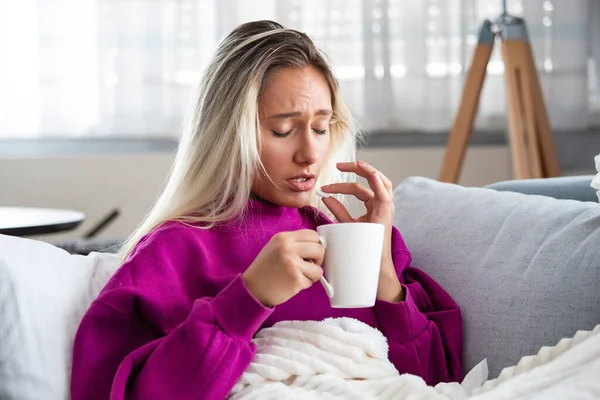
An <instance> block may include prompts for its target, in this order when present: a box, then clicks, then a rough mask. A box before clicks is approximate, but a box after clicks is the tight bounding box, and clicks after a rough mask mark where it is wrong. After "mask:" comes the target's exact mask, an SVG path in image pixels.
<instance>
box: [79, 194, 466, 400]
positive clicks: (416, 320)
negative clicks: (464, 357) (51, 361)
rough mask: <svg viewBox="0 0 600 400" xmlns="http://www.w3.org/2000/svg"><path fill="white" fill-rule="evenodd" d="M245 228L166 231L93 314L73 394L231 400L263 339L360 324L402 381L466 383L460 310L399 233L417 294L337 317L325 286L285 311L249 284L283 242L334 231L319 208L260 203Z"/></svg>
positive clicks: (122, 273) (140, 251)
mask: <svg viewBox="0 0 600 400" xmlns="http://www.w3.org/2000/svg"><path fill="white" fill-rule="evenodd" d="M247 210H248V213H247V216H246V217H245V219H244V221H243V223H239V222H237V223H229V224H222V225H219V226H217V227H215V228H213V229H210V230H201V229H196V228H192V227H189V226H186V225H184V224H181V223H177V222H170V223H166V224H164V225H163V226H161V227H159V228H158V229H156V230H154V231H153V232H151V233H150V234H148V235H146V236H145V237H144V238H143V239H142V240H141V241H140V242H139V244H138V245H137V247H136V248H135V250H134V252H133V253H132V254H131V256H130V257H129V259H128V260H127V261H126V262H125V263H124V264H123V265H122V266H121V267H120V268H119V269H118V270H117V272H116V273H115V274H114V275H113V277H112V278H111V279H110V281H109V282H108V284H107V285H106V286H105V287H104V289H103V290H102V292H101V293H100V295H99V296H98V298H97V299H96V300H95V301H94V302H93V303H92V305H91V307H90V309H89V310H88V311H87V313H86V315H85V316H84V318H83V320H82V321H81V325H80V326H79V330H78V332H77V336H76V338H75V347H74V351H73V372H72V381H71V394H72V398H73V400H92V399H107V398H110V399H113V400H120V399H178V400H185V399H222V398H224V397H225V396H226V395H227V394H228V392H229V391H230V390H231V389H232V387H233V385H234V384H235V383H236V381H237V380H238V379H239V378H240V376H241V375H242V373H243V372H244V371H245V369H246V368H247V367H248V365H249V364H250V362H251V361H252V357H253V356H254V353H255V347H254V345H253V344H252V343H251V339H252V337H253V335H254V334H255V333H256V332H257V331H258V330H260V329H261V328H263V327H269V326H272V325H273V324H274V323H276V322H278V321H282V320H322V319H324V318H328V317H351V318H356V319H358V320H360V321H363V322H365V323H367V324H369V325H370V326H373V327H376V328H378V329H379V330H381V332H383V334H384V335H385V336H386V337H387V339H388V342H389V358H390V360H391V361H392V363H393V364H394V365H395V366H396V368H397V369H398V371H399V372H400V373H411V374H415V375H419V376H421V377H423V378H424V379H425V381H426V382H427V383H428V384H436V383H438V382H441V381H459V380H460V379H462V367H461V354H462V328H461V325H462V323H461V315H460V310H459V308H458V306H457V305H456V303H455V302H454V301H453V300H452V298H451V297H450V296H449V295H448V294H447V293H446V292H445V291H444V290H443V289H442V288H441V287H440V286H439V285H438V284H437V283H436V282H435V281H433V280H432V279H431V278H430V277H429V276H427V275H426V274H425V273H423V272H422V271H420V270H418V269H416V268H413V267H411V266H409V265H410V262H411V256H410V253H409V251H408V249H407V248H406V245H405V244H404V241H403V239H402V237H401V236H400V233H399V232H398V231H397V230H396V229H395V228H394V232H393V238H392V240H393V243H392V251H393V260H394V266H395V268H396V271H397V273H398V276H399V277H400V280H401V282H402V284H403V286H404V289H405V290H406V300H405V301H403V302H399V303H389V302H385V301H379V300H378V301H377V302H376V304H375V306H374V307H372V308H362V309H333V308H331V307H330V306H329V299H328V298H327V295H326V294H325V291H324V290H323V288H322V287H321V285H320V284H318V283H317V284H315V285H313V286H312V287H311V288H309V289H306V290H304V291H302V292H300V293H299V294H297V295H296V296H295V297H293V298H291V299H290V300H288V301H287V302H286V303H284V304H281V305H279V306H277V307H274V308H271V309H269V308H265V307H264V306H263V305H262V304H260V303H259V302H258V301H257V300H256V299H255V298H254V297H253V296H252V295H251V294H250V293H249V292H248V290H247V288H246V287H245V285H244V282H243V280H242V278H241V274H242V273H243V272H244V271H245V270H246V268H247V267H248V266H249V265H250V264H251V263H252V262H253V261H254V259H255V257H256V256H257V255H258V253H259V252H260V250H261V249H262V248H263V247H264V246H265V245H266V244H267V242H268V241H269V239H270V238H271V237H272V236H273V235H274V234H276V233H278V232H282V231H293V230H298V229H305V228H308V229H315V228H316V227H317V226H318V225H322V224H326V223H331V221H330V220H329V219H327V217H325V216H324V215H323V214H321V213H318V212H317V211H316V210H315V209H314V208H311V207H304V208H301V209H295V208H285V207H281V206H277V205H274V204H270V203H267V202H261V201H255V200H251V201H250V202H249V204H248V208H247Z"/></svg>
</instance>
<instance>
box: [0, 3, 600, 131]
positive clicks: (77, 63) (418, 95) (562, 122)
mask: <svg viewBox="0 0 600 400" xmlns="http://www.w3.org/2000/svg"><path fill="white" fill-rule="evenodd" d="M591 3H592V0H526V1H525V0H512V1H511V0H509V1H508V6H509V11H510V12H511V13H512V14H516V15H521V16H524V17H525V18H526V21H527V23H528V28H529V33H530V39H531V42H532V44H533V47H534V52H535V58H536V62H537V65H538V68H539V71H540V77H541V80H542V85H543V88H544V93H545V97H546V101H547V106H548V109H549V114H550V117H551V122H552V124H553V127H554V128H558V129H560V128H567V129H579V128H585V127H586V126H587V125H588V123H589V119H590V110H591V111H592V112H593V111H597V109H598V103H599V101H598V98H599V96H598V87H597V86H598V85H597V82H598V76H597V70H598V68H596V67H594V66H595V65H597V64H594V62H596V63H597V62H598V60H595V61H594V59H593V58H591V57H590V55H591V54H593V53H594V52H592V51H590V49H592V48H594V47H593V43H592V38H593V37H594V35H592V34H591V32H592V31H593V29H596V30H597V27H596V28H593V26H594V23H595V22H592V21H594V19H593V18H590V17H589V16H588V15H589V11H590V9H592V8H593V6H592V4H591ZM499 7H500V1H498V0H419V1H415V0H218V1H217V0H19V1H9V0H0V57H1V59H0V137H4V138H28V137H48V136H62V137H64V136H67V137H91V136H121V137H158V136H163V137H164V136H167V137H168V136H172V137H174V136H177V135H178V134H179V131H180V124H181V121H182V118H183V114H184V112H185V109H186V107H187V105H188V104H189V101H190V96H191V94H192V92H193V89H194V87H195V85H196V83H197V81H198V80H199V78H200V76H201V73H202V71H203V69H204V68H205V66H206V64H207V62H208V61H209V60H210V58H211V56H212V54H213V51H214V49H215V47H216V45H217V43H218V41H219V40H220V39H222V38H223V37H224V36H225V35H226V34H227V33H228V32H229V31H230V30H231V29H232V28H233V27H235V26H236V25H238V24H239V23H242V22H245V21H250V20H255V19H274V20H277V21H279V22H281V23H283V24H284V25H285V26H288V27H292V28H296V29H299V30H302V31H305V32H307V33H308V34H309V35H310V36H311V37H313V39H314V40H315V41H316V43H317V44H318V45H319V46H320V47H321V48H322V49H323V50H324V51H325V52H326V53H327V54H328V55H329V57H330V59H331V61H332V63H333V65H334V68H335V70H336V73H337V75H338V77H339V79H340V82H341V85H342V89H343V93H344V96H345V99H346V101H347V103H348V105H349V106H350V108H351V110H352V111H353V113H354V115H355V117H356V118H357V119H358V121H359V122H360V123H361V124H362V125H363V126H364V127H365V128H366V129H368V130H371V131H374V132H378V131H389V132H397V133H398V134H402V132H406V131H412V132H414V131H423V132H424V134H426V133H427V132H432V131H433V132H435V131H445V130H448V129H449V127H450V126H451V124H452V120H453V117H454V114H455V113H456V110H457V107H458V104H459V102H460V95H461V92H462V85H463V81H464V77H465V72H466V68H468V66H469V64H470V60H471V56H472V51H473V48H474V45H475V44H476V41H477V33H478V29H479V27H480V25H481V22H482V21H483V20H484V19H485V18H494V17H496V16H498V15H499V14H500V9H499ZM595 40H596V43H597V41H598V38H595ZM596 47H597V45H596ZM499 48H500V46H499V43H497V44H496V46H495V51H494V54H493V57H492V60H491V62H490V64H489V65H488V75H487V78H486V84H485V88H484V92H483V94H482V100H481V103H480V108H479V114H478V119H477V121H476V126H477V127H478V128H480V129H503V128H504V127H505V123H506V122H505V96H504V84H503V80H502V72H503V64H502V60H501V58H500V52H499ZM595 54H597V51H596V52H595Z"/></svg>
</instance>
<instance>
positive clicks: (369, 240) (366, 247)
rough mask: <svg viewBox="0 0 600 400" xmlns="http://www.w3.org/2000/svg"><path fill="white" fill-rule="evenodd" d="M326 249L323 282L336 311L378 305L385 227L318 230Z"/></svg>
mask: <svg viewBox="0 0 600 400" xmlns="http://www.w3.org/2000/svg"><path fill="white" fill-rule="evenodd" d="M317 232H318V233H319V237H320V240H321V244H323V246H324V247H325V261H324V275H325V276H324V277H322V278H321V279H320V282H321V284H322V285H323V287H324V289H325V291H326V292H327V296H329V302H330V304H331V307H333V308H362V307H372V306H374V305H375V298H376V296H377V285H378V283H379V269H380V267H381V255H382V252H383V237H384V233H385V227H384V225H382V224H375V223H369V222H349V223H338V224H328V225H321V226H319V227H317Z"/></svg>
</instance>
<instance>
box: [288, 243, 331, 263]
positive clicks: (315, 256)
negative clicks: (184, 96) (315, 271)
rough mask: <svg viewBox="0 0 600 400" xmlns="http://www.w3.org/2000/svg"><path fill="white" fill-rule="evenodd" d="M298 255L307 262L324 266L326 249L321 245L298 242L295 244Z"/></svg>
mask: <svg viewBox="0 0 600 400" xmlns="http://www.w3.org/2000/svg"><path fill="white" fill-rule="evenodd" d="M295 248H296V253H297V254H298V256H300V258H302V259H303V260H305V261H309V262H313V263H315V264H316V265H321V264H323V259H324V258H325V248H324V247H323V245H322V244H321V243H312V242H302V243H301V242H298V243H296V244H295Z"/></svg>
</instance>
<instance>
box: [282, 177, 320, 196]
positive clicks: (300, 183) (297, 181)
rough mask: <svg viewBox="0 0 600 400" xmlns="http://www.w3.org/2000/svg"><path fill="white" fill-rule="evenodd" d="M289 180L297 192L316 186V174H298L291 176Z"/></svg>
mask: <svg viewBox="0 0 600 400" xmlns="http://www.w3.org/2000/svg"><path fill="white" fill-rule="evenodd" d="M287 182H288V183H289V184H290V186H291V187H292V188H293V189H294V190H295V191H297V192H306V191H308V190H311V189H312V188H313V187H314V186H315V176H314V175H313V174H302V175H296V176H294V177H292V178H289V179H288V180H287Z"/></svg>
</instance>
